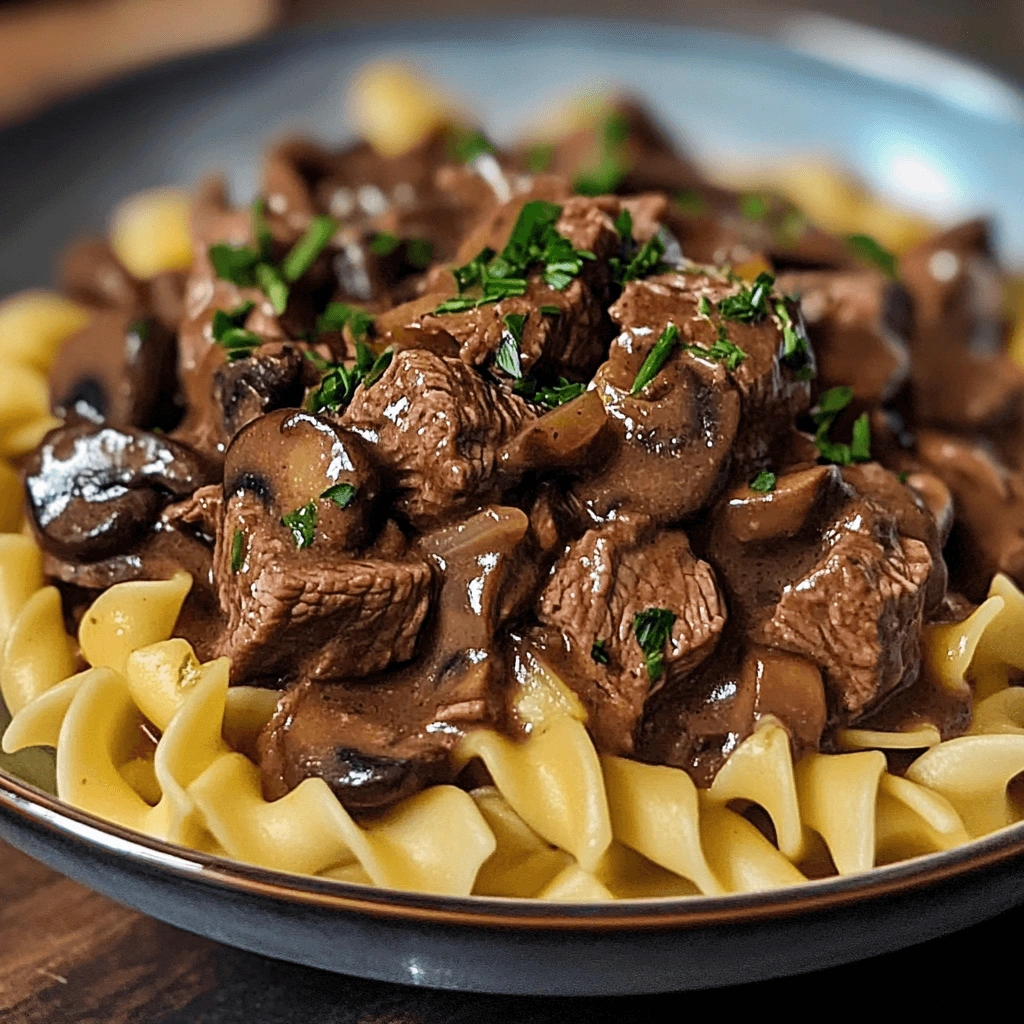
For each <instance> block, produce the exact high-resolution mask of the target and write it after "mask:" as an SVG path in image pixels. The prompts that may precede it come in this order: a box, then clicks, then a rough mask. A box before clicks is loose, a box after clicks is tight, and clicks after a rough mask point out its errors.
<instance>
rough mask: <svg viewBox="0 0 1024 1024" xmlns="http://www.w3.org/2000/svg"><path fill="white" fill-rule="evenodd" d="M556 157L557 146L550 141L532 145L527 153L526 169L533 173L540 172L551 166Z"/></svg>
mask: <svg viewBox="0 0 1024 1024" xmlns="http://www.w3.org/2000/svg"><path fill="white" fill-rule="evenodd" d="M554 157H555V147H554V146H552V145H551V143H549V142H545V143H541V144H540V145H537V146H531V147H530V149H529V152H527V154H526V169H527V170H528V171H530V172H531V173H533V174H540V173H541V172H542V171H546V170H547V169H548V168H549V167H550V166H551V161H552V160H553V159H554Z"/></svg>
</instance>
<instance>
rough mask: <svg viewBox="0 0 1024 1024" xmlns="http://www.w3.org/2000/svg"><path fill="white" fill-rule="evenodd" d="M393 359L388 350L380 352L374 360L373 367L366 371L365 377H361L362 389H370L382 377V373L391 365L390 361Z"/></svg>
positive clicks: (393, 356) (393, 354) (393, 355)
mask: <svg viewBox="0 0 1024 1024" xmlns="http://www.w3.org/2000/svg"><path fill="white" fill-rule="evenodd" d="M394 358H395V353H394V351H393V350H392V349H390V348H389V349H386V350H385V351H383V352H381V354H380V355H379V356H377V358H376V359H375V360H374V363H373V366H371V367H370V368H369V370H367V371H366V376H365V377H363V387H364V388H372V387H373V385H374V384H376V383H377V381H379V380H380V379H381V377H383V376H384V371H385V370H386V369H387V368H388V367H389V366H390V365H391V360H392V359H394Z"/></svg>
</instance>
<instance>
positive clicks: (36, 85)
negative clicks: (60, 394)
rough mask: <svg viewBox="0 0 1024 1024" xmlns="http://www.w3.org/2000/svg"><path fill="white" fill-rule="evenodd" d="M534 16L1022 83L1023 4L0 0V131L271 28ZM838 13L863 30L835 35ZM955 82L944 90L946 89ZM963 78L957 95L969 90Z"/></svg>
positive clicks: (972, 0)
mask: <svg viewBox="0 0 1024 1024" xmlns="http://www.w3.org/2000/svg"><path fill="white" fill-rule="evenodd" d="M511 13H515V14H522V15H544V16H562V17H573V16H574V15H579V16H588V17H601V16H606V17H618V18H622V17H628V18H630V19H631V20H632V19H637V18H649V19H652V20H669V21H674V22H687V23H690V24H697V25H703V26H711V27H721V28H729V29H733V30H738V31H742V32H746V33H749V34H754V35H777V36H783V37H785V38H787V39H788V40H790V41H791V42H795V43H797V44H798V45H799V46H800V48H802V49H805V50H808V51H812V52H818V53H820V54H822V55H827V56H829V57H831V58H832V59H836V58H837V57H838V58H840V59H841V60H840V62H842V61H844V60H845V61H847V62H850V63H853V64H856V65H858V66H861V67H863V66H865V62H867V63H868V64H869V65H870V64H871V63H872V62H873V63H874V65H875V66H876V69H881V70H885V71H887V72H888V73H889V74H890V75H896V76H906V75H912V74H915V73H925V74H931V75H933V76H935V75H941V74H942V69H941V66H937V65H936V64H935V63H934V60H932V59H931V58H928V57H926V55H924V54H923V53H922V54H918V57H920V58H921V61H922V63H921V64H920V65H918V66H915V57H914V53H913V51H912V50H911V51H908V50H906V49H902V50H900V51H899V54H898V56H896V55H895V53H894V51H893V50H892V49H891V48H889V46H888V45H887V44H888V43H889V42H891V40H887V39H886V38H885V36H884V35H878V34H877V33H898V34H901V35H905V36H909V37H912V38H914V39H917V40H919V41H921V42H923V43H930V44H933V45H936V46H939V47H942V48H944V49H947V50H949V51H952V52H955V53H958V54H960V55H961V56H966V57H968V58H971V59H973V60H975V61H977V62H978V63H979V64H983V65H987V66H988V68H989V69H990V70H991V71H993V72H995V73H996V74H998V75H1000V76H1001V77H1003V78H1006V79H1008V80H1011V81H1020V80H1022V79H1024V44H1022V40H1024V2H1022V0H985V2H981V3H979V2H977V0H852V2H851V0H846V2H844V0H817V2H807V3H796V2H775V0H762V2H758V3H752V2H743V0H732V2H731V3H730V4H729V5H728V8H727V9H723V5H719V6H713V5H710V4H708V3H707V2H706V0H701V2H696V0H632V2H630V3H628V6H627V5H626V4H624V3H623V0H615V2H609V0H514V2H510V0H431V2H429V3H425V2H419V0H379V2H377V3H374V4H369V3H361V2H358V0H356V2H345V0H0V124H2V123H10V122H12V121H17V120H21V119H23V118H25V117H27V116H29V115H30V114H31V113H32V112H33V111H35V110H38V109H40V108H41V107H44V106H46V105H47V104H49V103H52V102H53V101H54V100H55V99H58V98H60V97H61V96H64V95H67V94H69V93H73V92H76V91H80V90H82V89H84V88H88V87H89V86H92V85H96V84H98V83H100V82H102V81H104V80H106V79H109V78H111V77H116V76H117V75H119V74H123V73H125V72H127V71H130V70H133V69H135V68H138V67H141V66H145V65H147V64H150V63H154V62H157V61H160V60H165V59H169V58H173V57H175V56H179V55H183V54H186V53H191V52H196V51H199V50H204V49H210V48H216V47H219V46H224V45H228V44H230V43H232V42H237V41H240V40H244V39H248V38H253V37H256V36H259V35H261V34H264V33H267V32H271V31H273V30H274V29H275V28H277V27H279V26H295V25H314V26H315V25H316V24H317V23H320V22H327V21H331V22H334V23H342V24H344V23H346V22H347V23H351V24H356V23H360V22H370V21H378V22H379V21H381V20H399V19H406V18H429V17H436V16H445V17H458V16H466V17H488V16H492V15H493V16H506V17H507V16H508V15H509V14H511ZM835 18H844V19H847V20H849V21H853V22H855V23H857V24H859V25H860V26H862V27H863V28H864V29H865V30H866V31H862V32H853V31H850V30H849V29H842V30H841V29H840V28H839V27H838V26H837V25H836V23H835V21H833V20H831V19H835ZM953 87H954V86H953V85H951V88H953ZM971 87H972V85H971V83H970V81H965V80H964V78H963V74H962V71H961V72H959V73H958V75H957V77H956V82H955V88H957V89H958V90H960V92H961V93H962V92H963V91H964V90H968V91H969V90H970V89H971Z"/></svg>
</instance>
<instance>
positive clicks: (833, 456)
mask: <svg viewBox="0 0 1024 1024" xmlns="http://www.w3.org/2000/svg"><path fill="white" fill-rule="evenodd" d="M852 401H853V388H851V387H848V386H846V385H845V384H844V385H840V386H838V387H834V388H829V389H828V391H825V392H823V393H822V394H821V395H820V396H819V397H818V404H817V405H816V406H815V407H814V408H813V409H812V410H811V419H812V420H813V421H814V425H815V426H816V427H817V430H816V431H815V434H814V444H815V446H816V447H817V449H818V454H819V455H820V456H821V457H822V458H823V459H824V460H825V461H826V462H833V463H835V464H836V465H837V466H848V465H850V463H851V462H867V461H868V460H869V459H870V458H871V425H870V423H869V421H868V415H867V413H863V414H862V415H861V416H858V417H857V420H856V421H855V423H854V426H853V438H852V443H851V444H845V443H843V442H841V441H833V440H832V439H831V438H830V437H829V436H828V435H829V431H830V430H831V429H832V425H833V424H834V423H835V421H836V418H837V417H838V416H839V414H840V413H841V412H842V411H843V410H844V409H845V408H846V407H847V406H848V405H849V404H850V402H852Z"/></svg>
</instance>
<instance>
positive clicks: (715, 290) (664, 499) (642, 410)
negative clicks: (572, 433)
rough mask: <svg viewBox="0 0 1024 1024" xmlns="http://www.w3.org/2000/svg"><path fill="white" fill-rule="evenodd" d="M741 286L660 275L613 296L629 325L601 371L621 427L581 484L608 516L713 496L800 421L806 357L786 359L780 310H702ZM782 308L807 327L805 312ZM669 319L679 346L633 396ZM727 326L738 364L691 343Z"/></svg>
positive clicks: (681, 511)
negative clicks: (727, 314)
mask: <svg viewBox="0 0 1024 1024" xmlns="http://www.w3.org/2000/svg"><path fill="white" fill-rule="evenodd" d="M736 291H737V286H735V285H733V284H731V283H730V282H728V281H725V280H723V279H719V278H717V277H709V276H705V275H698V274H686V275H683V274H663V275H659V276H657V277H653V278H648V279H647V280H644V281H634V282H630V283H629V284H628V285H627V286H626V288H625V290H624V291H623V293H622V297H621V298H620V299H619V300H618V301H617V302H616V303H615V305H614V306H612V308H611V314H612V317H613V318H614V319H615V320H616V321H617V322H618V323H619V324H620V325H621V326H622V333H621V334H620V335H619V336H618V338H616V340H615V341H614V342H613V343H612V346H611V352H610V356H609V359H608V362H607V363H605V364H604V365H603V366H602V367H601V369H600V370H599V371H598V373H597V376H596V377H595V380H594V384H595V387H596V389H597V393H598V394H599V395H600V396H601V399H602V401H603V402H604V405H605V409H606V410H607V413H608V418H609V426H610V429H611V432H612V434H613V435H614V437H613V444H612V453H611V455H610V457H609V460H608V462H607V464H606V465H605V466H604V467H603V468H602V469H601V470H600V472H599V473H597V474H596V475H594V476H593V477H592V478H590V479H587V480H584V481H583V482H581V483H580V484H579V485H578V486H577V493H578V494H579V496H580V497H581V498H582V499H583V500H584V502H585V503H586V504H587V505H589V506H590V508H591V509H592V511H593V513H594V514H595V515H596V516H598V517H599V518H604V517H606V516H608V515H609V514H610V513H611V512H613V511H615V510H625V511H630V512H636V513H639V514H644V515H650V516H653V517H654V518H655V519H656V520H657V521H658V522H661V523H672V522H678V521H679V520H681V519H683V518H684V517H685V516H687V515H690V514H691V513H693V512H695V511H696V510H697V509H699V508H701V507H703V506H704V505H705V504H707V502H708V501H709V500H711V499H712V498H713V497H714V495H715V493H716V492H717V490H718V489H719V488H720V487H721V485H722V484H723V483H724V482H725V479H726V477H727V475H728V474H729V473H730V471H731V473H732V474H733V476H734V477H735V476H738V477H739V478H740V479H743V478H749V476H752V475H753V474H755V473H756V472H758V471H759V470H760V469H764V468H766V467H767V466H768V465H769V464H770V463H772V462H773V459H774V460H775V462H776V464H778V461H779V460H781V458H782V454H783V453H782V452H781V451H780V450H779V449H780V448H781V447H786V446H787V445H788V442H789V438H790V433H791V430H792V423H793V419H794V418H795V416H796V415H797V414H798V413H800V412H802V411H803V410H805V409H806V408H807V406H808V405H809V403H810V385H809V384H808V383H807V381H806V379H804V378H806V377H807V376H808V372H807V371H808V370H809V364H807V365H804V366H803V367H802V368H800V369H797V368H794V367H792V366H789V365H787V364H786V363H785V362H784V360H783V352H784V338H783V329H782V326H781V325H780V323H779V322H778V321H777V319H776V317H775V316H765V317H764V318H762V319H761V320H760V321H759V322H755V323H752V324H746V323H735V322H727V321H717V320H715V319H712V315H713V314H712V315H703V314H701V313H700V312H699V307H700V306H701V305H703V303H701V300H702V299H703V300H706V302H707V308H708V309H709V310H710V309H712V308H713V307H714V305H715V304H717V303H718V302H719V301H720V300H721V299H723V298H725V297H726V296H730V295H733V294H734V293H736ZM775 301H777V302H780V303H781V302H782V301H783V300H775ZM785 308H786V310H787V314H788V316H789V317H790V320H791V322H792V323H794V324H796V325H797V329H799V327H798V325H799V315H798V313H797V312H796V311H795V309H793V310H791V309H790V307H789V306H786V307H785ZM669 324H674V325H675V326H676V327H677V328H678V330H679V334H680V342H681V344H680V345H677V346H676V347H675V348H674V350H673V351H672V353H671V355H670V356H669V358H668V361H667V362H666V363H665V364H664V365H663V367H662V369H661V370H660V371H659V372H658V374H657V375H656V376H655V377H654V378H653V380H652V381H651V382H650V383H648V384H647V385H646V386H645V387H644V388H642V390H641V391H640V392H639V393H638V394H633V393H632V387H633V384H634V381H635V380H636V377H637V374H638V373H639V372H640V369H641V367H642V366H643V364H644V361H645V359H646V358H647V356H648V355H649V354H650V352H651V350H652V348H653V347H654V345H655V344H656V342H657V341H658V339H659V337H660V336H661V334H662V333H663V332H664V331H665V330H666V328H667V326H668V325H669ZM719 329H721V330H723V331H726V332H727V335H728V338H729V340H730V341H731V342H732V343H733V344H735V345H736V346H738V347H739V348H740V349H741V350H742V352H743V354H744V356H745V358H744V359H743V360H742V362H740V363H739V364H738V365H737V366H736V367H735V369H732V370H729V369H727V368H726V365H725V364H724V363H723V362H722V361H719V360H716V359H713V358H710V354H709V357H705V356H703V355H701V354H700V353H699V352H697V351H695V350H694V348H693V346H698V347H699V348H702V349H708V350H710V349H712V347H713V346H714V345H715V343H716V342H717V341H718V340H719V333H718V332H719ZM805 358H808V359H809V358H810V356H809V355H808V356H806V357H805Z"/></svg>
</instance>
